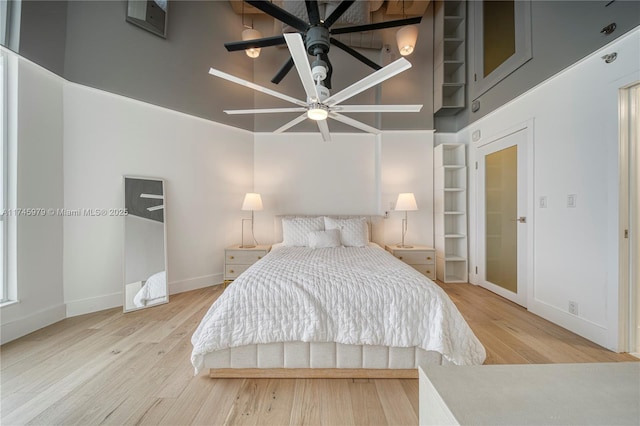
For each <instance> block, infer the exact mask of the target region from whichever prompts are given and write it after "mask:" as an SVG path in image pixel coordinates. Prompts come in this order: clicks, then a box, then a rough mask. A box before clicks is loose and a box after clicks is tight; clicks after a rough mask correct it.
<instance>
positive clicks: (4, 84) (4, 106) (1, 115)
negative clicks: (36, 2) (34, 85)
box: [0, 50, 10, 303]
mask: <svg viewBox="0 0 640 426" xmlns="http://www.w3.org/2000/svg"><path fill="white" fill-rule="evenodd" d="M8 68H9V61H8V56H7V54H6V52H4V50H0V85H1V87H0V91H1V92H0V95H1V96H0V104H1V105H0V121H1V122H0V138H1V139H2V141H1V145H2V151H1V155H2V158H1V159H0V167H2V170H1V173H2V185H1V186H0V191H2V193H1V194H0V203H1V206H0V222H1V223H0V226H1V227H2V238H0V244H1V247H0V249H1V250H2V253H1V255H0V262H2V265H1V273H0V280H2V283H1V288H0V303H4V302H7V301H9V300H10V298H9V274H8V271H7V266H8V265H9V261H8V250H7V248H8V243H7V240H8V234H9V226H8V221H9V219H8V216H7V214H6V210H7V202H8V197H7V194H8V190H9V185H8V177H9V173H8V169H9V168H8V165H9V163H8V157H9V149H8V146H9V131H8V127H9V126H8V122H9V120H8V118H9V102H8V98H9V86H8V75H9V73H8Z"/></svg>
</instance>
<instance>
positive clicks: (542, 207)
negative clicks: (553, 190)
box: [540, 195, 547, 209]
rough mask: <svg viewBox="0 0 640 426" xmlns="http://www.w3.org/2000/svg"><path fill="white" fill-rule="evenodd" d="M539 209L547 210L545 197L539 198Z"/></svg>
mask: <svg viewBox="0 0 640 426" xmlns="http://www.w3.org/2000/svg"><path fill="white" fill-rule="evenodd" d="M540 208H541V209H546V208H547V196H546V195H543V196H542V197H540Z"/></svg>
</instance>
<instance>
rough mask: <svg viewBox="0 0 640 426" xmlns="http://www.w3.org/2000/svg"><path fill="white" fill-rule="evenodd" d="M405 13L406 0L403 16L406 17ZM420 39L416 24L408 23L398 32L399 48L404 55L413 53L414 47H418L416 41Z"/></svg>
mask: <svg viewBox="0 0 640 426" xmlns="http://www.w3.org/2000/svg"><path fill="white" fill-rule="evenodd" d="M406 17H407V16H406V15H405V13H404V0H402V18H403V19H406ZM417 40H418V27H417V26H415V25H407V26H404V27H402V28H400V29H399V30H398V31H397V32H396V42H397V43H398V50H399V51H400V54H401V55H402V56H407V55H411V53H413V49H414V48H415V47H416V41H417Z"/></svg>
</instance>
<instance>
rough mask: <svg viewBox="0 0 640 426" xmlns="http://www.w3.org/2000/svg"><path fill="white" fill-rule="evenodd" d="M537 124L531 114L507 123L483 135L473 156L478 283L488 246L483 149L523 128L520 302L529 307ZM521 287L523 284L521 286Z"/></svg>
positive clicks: (481, 278)
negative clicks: (482, 199) (523, 218)
mask: <svg viewBox="0 0 640 426" xmlns="http://www.w3.org/2000/svg"><path fill="white" fill-rule="evenodd" d="M534 124H535V120H534V119H533V118H530V119H529V120H527V121H524V122H521V123H518V124H515V125H513V126H511V127H508V128H506V129H504V130H502V131H499V132H497V133H494V134H492V135H491V136H489V137H487V138H486V139H483V140H481V141H479V142H478V143H477V145H475V147H474V149H475V152H474V154H475V155H474V158H475V163H476V164H475V174H476V176H475V212H474V213H475V222H476V223H475V231H476V235H477V237H476V238H475V248H474V252H475V259H476V261H475V263H476V265H477V266H476V271H477V268H482V270H481V272H479V273H478V272H476V279H477V280H478V284H479V281H480V280H483V281H486V280H485V278H484V277H485V274H486V271H485V270H484V268H485V265H481V261H484V260H485V259H486V253H485V248H484V247H483V246H482V244H481V241H485V237H484V236H481V232H483V231H484V226H482V225H481V220H480V218H482V217H484V214H483V212H481V211H480V204H481V203H480V197H483V195H482V191H483V190H484V188H481V187H480V176H479V171H480V170H479V167H478V164H479V161H480V157H481V155H480V149H482V148H484V147H485V146H487V145H489V144H490V143H492V142H496V141H498V140H500V139H503V138H505V137H508V136H510V135H512V134H515V133H518V132H520V131H524V132H525V137H524V140H525V142H524V143H525V150H526V156H527V158H526V167H527V170H526V176H527V184H526V194H525V195H524V197H525V200H526V209H525V211H526V218H527V222H526V224H524V226H526V228H525V229H526V245H525V247H526V254H525V256H524V262H525V268H526V271H525V272H524V273H523V274H522V276H523V277H524V282H522V283H520V285H521V286H522V287H524V288H523V292H522V297H521V300H519V302H515V303H519V304H521V305H522V306H523V307H525V308H527V306H528V305H529V304H530V303H531V301H533V300H534V297H535V292H534V278H535V276H534V261H535V256H534V248H535V244H534V236H535V233H534V229H535V215H534V212H535V202H534V200H535V197H534V195H535V192H534V189H535V186H534V165H535V163H534V143H533V142H534ZM522 287H521V288H522Z"/></svg>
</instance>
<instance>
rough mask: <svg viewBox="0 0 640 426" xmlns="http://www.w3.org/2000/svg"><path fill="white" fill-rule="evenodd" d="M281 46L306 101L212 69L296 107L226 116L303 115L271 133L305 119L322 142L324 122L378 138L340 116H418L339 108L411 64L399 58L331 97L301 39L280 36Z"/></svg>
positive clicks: (383, 108) (394, 108) (320, 67)
mask: <svg viewBox="0 0 640 426" xmlns="http://www.w3.org/2000/svg"><path fill="white" fill-rule="evenodd" d="M283 37H284V39H285V42H286V43H287V46H288V48H289V52H290V53H291V58H292V61H293V62H294V64H295V66H296V69H297V70H298V75H299V76H300V80H301V81H302V86H303V87H304V90H305V93H306V95H307V100H306V101H302V100H299V99H296V98H293V97H291V96H288V95H285V94H282V93H279V92H276V91H274V90H271V89H268V88H266V87H263V86H260V85H258V84H255V83H252V82H250V81H247V80H243V79H241V78H238V77H235V76H233V75H231V74H227V73H225V72H223V71H220V70H216V69H214V68H211V69H209V73H210V74H211V75H214V76H216V77H220V78H223V79H225V80H228V81H231V82H233V83H236V84H240V85H243V86H246V87H249V88H251V89H254V90H256V91H258V92H261V93H265V94H267V95H271V96H274V97H276V98H280V99H283V100H285V101H287V102H291V103H292V104H295V105H297V106H296V107H290V108H267V109H243V110H225V111H224V112H225V113H227V114H269V113H283V112H303V114H302V115H300V116H298V117H296V118H294V119H293V120H291V121H289V122H288V123H287V124H285V125H283V126H282V127H280V128H278V129H276V130H275V131H274V133H282V132H284V131H286V130H288V129H290V128H291V127H293V126H295V125H296V124H298V123H301V122H302V121H304V120H305V119H307V118H310V119H311V120H315V121H316V123H318V128H319V129H320V133H321V134H322V138H323V139H324V140H325V141H330V140H331V134H330V133H329V126H328V125H327V121H326V119H327V118H332V119H334V120H337V121H340V122H342V123H345V124H347V125H349V126H352V127H355V128H356V129H360V130H363V131H365V132H368V133H373V134H379V133H380V130H378V129H376V128H375V127H371V126H369V125H368V124H365V123H362V122H360V121H357V120H354V119H353V118H350V117H347V116H345V115H342V114H341V112H419V111H420V110H421V109H422V105H340V104H341V103H342V102H344V101H346V100H347V99H349V98H351V97H353V96H355V95H357V94H358V93H361V92H363V91H365V90H367V89H369V88H370V87H373V86H375V85H377V84H380V83H382V82H383V81H385V80H387V79H389V78H391V77H393V76H395V75H397V74H399V73H401V72H402V71H405V70H407V69H409V68H411V63H410V62H409V61H407V60H406V59H404V58H400V59H398V60H396V61H395V62H392V63H391V64H389V65H387V66H385V67H384V68H381V69H379V70H378V71H376V72H374V73H373V74H370V75H369V76H367V77H365V78H363V79H362V80H360V81H358V82H356V83H354V84H352V85H351V86H349V87H347V88H346V89H343V90H341V91H340V92H338V93H336V94H334V95H331V94H330V93H329V89H328V88H327V87H325V86H324V85H323V82H324V80H325V79H326V77H327V73H328V67H327V65H326V64H325V63H324V62H323V61H322V60H319V59H318V60H316V61H314V63H313V68H312V67H311V66H310V65H309V61H308V58H307V50H306V49H305V45H304V42H303V41H302V36H301V35H300V34H298V33H288V34H284V36H283Z"/></svg>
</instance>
